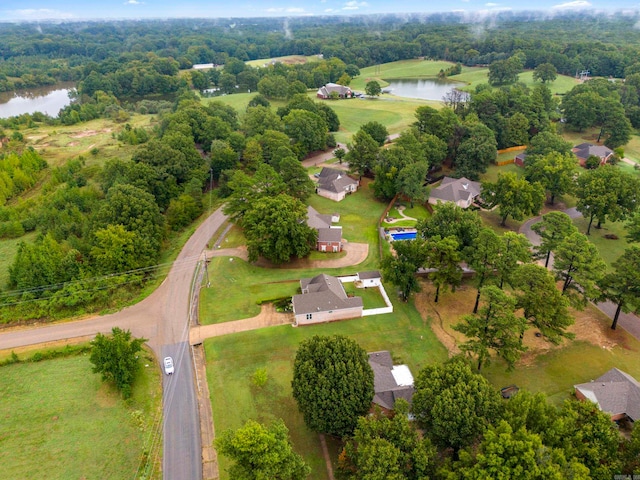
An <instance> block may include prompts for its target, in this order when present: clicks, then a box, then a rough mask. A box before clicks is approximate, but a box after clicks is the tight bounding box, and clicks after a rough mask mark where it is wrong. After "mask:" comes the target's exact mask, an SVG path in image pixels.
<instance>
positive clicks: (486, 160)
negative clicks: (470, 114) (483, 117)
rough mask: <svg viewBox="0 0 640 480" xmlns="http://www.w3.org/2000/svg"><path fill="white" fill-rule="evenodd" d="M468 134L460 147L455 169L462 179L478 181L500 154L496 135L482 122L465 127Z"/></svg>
mask: <svg viewBox="0 0 640 480" xmlns="http://www.w3.org/2000/svg"><path fill="white" fill-rule="evenodd" d="M465 129H466V133H465V136H464V139H463V140H462V142H460V145H459V146H458V149H457V152H456V157H455V167H456V173H457V174H458V175H459V176H461V177H467V178H470V179H471V180H477V179H478V176H479V174H481V173H485V172H486V171H487V168H488V167H489V165H490V164H491V163H492V162H495V160H496V156H497V154H498V150H497V143H496V138H495V135H494V133H493V132H492V131H491V129H490V128H489V127H487V126H486V125H484V124H483V123H480V122H471V123H468V124H466V125H465Z"/></svg>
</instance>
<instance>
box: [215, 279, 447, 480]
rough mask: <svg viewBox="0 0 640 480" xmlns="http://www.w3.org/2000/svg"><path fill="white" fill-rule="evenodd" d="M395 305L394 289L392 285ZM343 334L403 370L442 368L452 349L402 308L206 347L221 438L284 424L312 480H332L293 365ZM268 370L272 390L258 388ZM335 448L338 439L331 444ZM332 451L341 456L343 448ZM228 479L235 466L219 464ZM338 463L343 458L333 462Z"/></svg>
mask: <svg viewBox="0 0 640 480" xmlns="http://www.w3.org/2000/svg"><path fill="white" fill-rule="evenodd" d="M385 287H386V288H387V292H389V294H390V296H391V297H392V300H393V299H394V298H395V295H394V294H393V293H392V292H393V291H394V289H393V286H392V285H388V284H387V285H385ZM334 334H341V335H346V336H348V337H350V338H353V339H354V340H356V341H357V342H358V344H359V345H360V346H362V348H364V349H365V350H366V351H368V352H371V351H377V350H389V351H391V353H392V355H393V357H394V360H395V361H396V362H397V363H405V364H407V365H409V367H410V368H411V371H412V372H413V373H414V375H415V374H416V373H417V372H418V371H419V370H420V368H422V367H424V366H426V365H429V364H433V363H440V362H442V361H443V360H444V359H445V358H446V352H445V349H444V348H443V347H442V345H441V344H440V343H439V342H438V341H437V339H436V338H435V336H434V334H433V332H432V331H431V330H430V328H429V326H428V325H426V323H425V322H424V321H423V320H422V319H421V318H420V315H419V314H418V312H417V311H416V310H415V308H414V307H413V306H412V304H411V303H407V304H405V303H402V302H397V301H395V300H394V313H392V314H387V315H376V316H371V317H365V318H359V319H354V320H347V321H342V322H335V323H329V324H322V325H316V326H307V327H298V328H294V327H291V326H288V325H286V326H282V327H272V328H267V329H262V330H256V331H253V332H244V333H240V334H234V335H226V336H224V337H219V338H213V339H209V340H206V341H205V343H204V345H205V349H206V358H207V381H208V383H209V390H210V392H212V398H211V405H212V408H213V415H214V424H215V426H216V432H218V434H219V432H222V431H224V430H226V429H236V428H238V427H240V426H241V425H242V424H243V423H244V422H245V421H247V420H248V419H254V420H257V421H260V422H264V423H269V422H270V421H273V420H274V419H276V418H282V419H283V420H284V421H285V423H286V425H287V427H288V428H289V433H290V435H291V439H292V441H293V445H294V450H295V451H297V452H298V453H300V454H301V455H303V457H304V459H305V461H306V462H307V463H308V464H309V465H310V466H311V468H312V473H311V475H310V476H309V478H310V479H314V480H316V479H317V480H324V479H327V478H328V477H327V474H326V467H325V464H324V460H323V458H322V451H321V447H320V441H319V438H318V435H317V434H315V433H314V432H312V431H310V430H309V429H308V428H307V427H306V426H305V424H304V421H303V419H302V415H301V414H300V413H299V412H298V408H297V404H296V402H295V400H294V399H293V397H292V395H291V380H292V378H293V362H294V359H295V354H296V351H297V349H298V345H299V343H300V342H301V341H302V340H304V339H306V338H309V337H311V336H313V335H334ZM258 369H265V370H266V372H267V375H268V378H269V379H268V381H267V384H266V385H265V386H264V387H260V388H259V387H256V386H254V385H253V384H252V382H251V376H252V374H253V373H254V372H255V371H256V370H258ZM329 440H330V439H329ZM330 449H331V450H332V451H333V452H335V448H331V445H330ZM218 458H219V461H220V474H221V478H222V479H229V476H228V473H227V472H226V469H227V468H228V467H229V460H228V459H227V458H225V457H224V456H219V457H218ZM332 460H333V461H334V468H335V460H336V455H335V454H334V455H333V458H332Z"/></svg>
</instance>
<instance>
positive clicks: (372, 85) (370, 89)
mask: <svg viewBox="0 0 640 480" xmlns="http://www.w3.org/2000/svg"><path fill="white" fill-rule="evenodd" d="M364 93H366V94H367V95H369V96H370V97H378V96H379V95H380V94H381V93H382V88H380V84H379V83H378V82H376V81H375V80H371V81H369V82H367V84H366V85H365V86H364Z"/></svg>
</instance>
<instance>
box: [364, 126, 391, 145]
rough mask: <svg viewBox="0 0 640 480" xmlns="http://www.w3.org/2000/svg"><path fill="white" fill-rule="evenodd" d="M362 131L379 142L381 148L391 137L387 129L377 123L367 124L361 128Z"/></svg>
mask: <svg viewBox="0 0 640 480" xmlns="http://www.w3.org/2000/svg"><path fill="white" fill-rule="evenodd" d="M360 130H362V131H364V132H367V133H368V134H369V135H371V138H373V139H374V140H375V141H376V142H378V145H380V146H383V145H384V143H385V142H386V141H387V137H388V136H389V131H388V130H387V127H385V126H384V125H382V124H381V123H380V122H376V121H371V122H367V123H365V124H364V125H362V126H361V127H360Z"/></svg>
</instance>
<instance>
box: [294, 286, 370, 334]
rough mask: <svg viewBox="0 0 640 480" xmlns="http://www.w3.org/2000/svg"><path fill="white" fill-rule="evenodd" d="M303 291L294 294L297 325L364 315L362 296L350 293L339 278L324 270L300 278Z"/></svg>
mask: <svg viewBox="0 0 640 480" xmlns="http://www.w3.org/2000/svg"><path fill="white" fill-rule="evenodd" d="M300 288H301V290H302V293H301V294H298V295H294V296H293V299H292V300H293V315H294V317H295V325H311V324H314V323H321V322H332V321H334V320H344V319H346V318H357V317H361V316H362V310H363V304H362V298H361V297H349V296H347V292H345V290H344V287H343V286H342V282H341V281H340V279H339V278H336V277H333V276H331V275H326V274H324V273H322V274H320V275H316V276H315V277H313V278H303V279H301V280H300Z"/></svg>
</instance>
